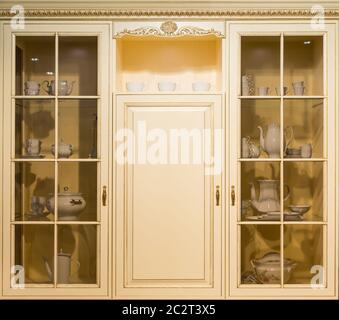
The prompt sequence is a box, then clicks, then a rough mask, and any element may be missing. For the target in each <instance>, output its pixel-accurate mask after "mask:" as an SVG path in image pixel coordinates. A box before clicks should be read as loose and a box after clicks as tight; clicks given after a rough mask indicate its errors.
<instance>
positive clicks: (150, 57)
mask: <svg viewBox="0 0 339 320" xmlns="http://www.w3.org/2000/svg"><path fill="white" fill-rule="evenodd" d="M116 57H117V59H116V62H117V66H116V74H115V75H116V81H115V83H116V88H115V89H116V90H117V91H119V92H123V93H125V88H126V83H127V82H133V81H138V82H143V83H145V85H146V86H145V87H146V88H145V91H149V94H153V93H154V91H157V84H158V82H161V81H172V82H175V83H176V84H177V90H181V91H182V92H190V91H192V83H193V82H197V81H206V82H209V83H210V84H211V88H213V90H215V91H221V89H222V83H223V82H224V81H223V76H222V41H221V39H220V38H216V37H212V38H211V37H206V36H200V37H189V38H187V37H175V38H171V37H166V38H164V39H161V38H159V37H150V36H145V37H143V36H138V37H123V38H120V39H117V40H116ZM157 93H158V92H157ZM172 93H173V92H169V93H167V94H172ZM163 94H166V93H163Z"/></svg>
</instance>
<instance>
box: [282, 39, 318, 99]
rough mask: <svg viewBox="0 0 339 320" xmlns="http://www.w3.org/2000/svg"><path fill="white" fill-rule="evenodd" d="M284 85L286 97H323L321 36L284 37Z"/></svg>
mask: <svg viewBox="0 0 339 320" xmlns="http://www.w3.org/2000/svg"><path fill="white" fill-rule="evenodd" d="M284 39H285V40H284V85H285V86H287V87H288V93H287V94H288V95H297V96H302V95H323V90H324V89H323V38H322V36H290V37H284Z"/></svg>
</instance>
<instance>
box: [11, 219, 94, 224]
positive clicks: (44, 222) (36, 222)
mask: <svg viewBox="0 0 339 320" xmlns="http://www.w3.org/2000/svg"><path fill="white" fill-rule="evenodd" d="M11 224H12V225H24V224H28V225H32V224H33V225H36V224H47V225H54V224H56V225H100V221H80V220H73V221H61V220H50V221H39V220H30V221H24V220H15V221H11Z"/></svg>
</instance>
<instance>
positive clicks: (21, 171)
mask: <svg viewBox="0 0 339 320" xmlns="http://www.w3.org/2000/svg"><path fill="white" fill-rule="evenodd" d="M109 30H110V29H109V25H108V24H104V23H102V24H100V23H98V24H89V25H85V24H69V25H67V24H57V23H56V24H45V23H39V24H31V25H26V26H25V29H24V30H19V31H18V30H17V31H15V30H13V29H11V26H10V25H9V24H8V25H5V27H4V42H5V46H4V47H5V52H4V59H5V61H6V65H5V70H4V73H5V78H6V79H7V81H6V83H5V85H4V87H5V88H4V101H5V108H4V124H5V126H4V141H5V144H4V178H3V182H4V196H3V198H4V199H7V200H8V201H6V203H4V205H3V210H4V211H3V212H4V216H3V226H2V227H3V234H4V242H3V243H4V245H3V254H4V259H3V275H2V276H3V292H4V295H5V296H7V297H8V296H16V297H18V296H26V297H47V296H63V297H67V296H78V297H80V296H83V297H84V296H88V297H95V296H100V297H105V296H108V294H109V275H108V262H109V259H108V257H109V256H110V255H109V243H108V236H109V221H110V220H109V210H108V198H109V197H108V190H107V186H108V182H109V180H108V154H109V153H108V151H109V148H108V138H107V137H108V122H107V121H105V119H107V118H108V113H109V110H108V103H109V89H108V85H109V73H108V68H107V66H108V65H109V60H108V54H109Z"/></svg>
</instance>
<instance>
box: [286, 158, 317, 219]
mask: <svg viewBox="0 0 339 320" xmlns="http://www.w3.org/2000/svg"><path fill="white" fill-rule="evenodd" d="M284 183H286V185H288V187H289V189H290V197H289V198H288V199H287V200H286V201H285V202H284V207H285V211H286V215H294V216H299V218H298V219H299V220H311V221H312V220H313V221H321V220H323V206H324V202H323V201H324V200H323V197H324V196H323V189H324V175H323V163H322V162H285V163H284Z"/></svg>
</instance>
